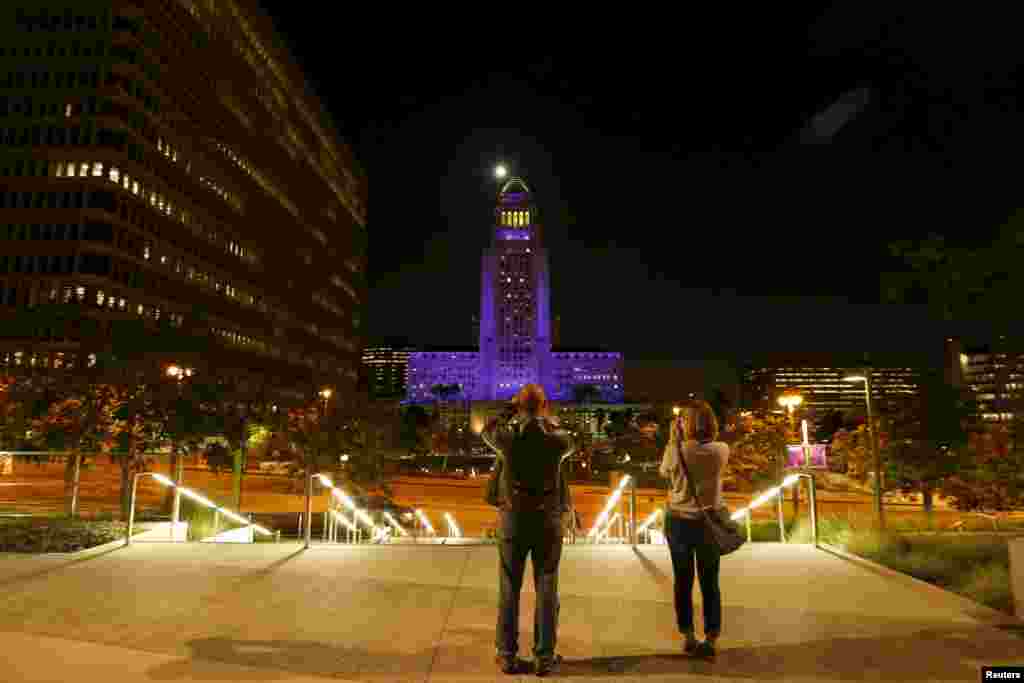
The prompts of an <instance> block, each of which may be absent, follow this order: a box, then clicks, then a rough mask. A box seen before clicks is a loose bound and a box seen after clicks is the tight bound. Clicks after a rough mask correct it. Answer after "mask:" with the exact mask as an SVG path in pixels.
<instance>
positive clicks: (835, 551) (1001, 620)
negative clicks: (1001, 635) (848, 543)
mask: <svg viewBox="0 0 1024 683" xmlns="http://www.w3.org/2000/svg"><path fill="white" fill-rule="evenodd" d="M818 547H819V548H820V549H821V550H824V551H825V552H827V553H831V554H832V555H835V556H836V557H841V558H843V559H844V560H847V561H848V562H852V563H853V564H856V565H858V566H861V567H863V568H865V569H867V570H869V571H872V572H874V573H876V574H879V575H880V576H884V577H886V578H890V579H894V580H896V581H899V582H900V583H902V584H903V585H904V586H907V587H908V588H912V589H914V590H916V591H918V592H919V593H922V594H925V595H928V596H931V597H936V598H938V597H940V596H941V598H942V599H945V600H949V601H952V602H954V603H956V604H957V605H958V606H959V608H960V609H961V610H962V611H963V612H964V614H966V615H967V616H969V617H972V618H973V619H977V620H978V621H980V622H982V623H984V624H986V625H989V626H1022V625H1024V619H1020V618H1019V617H1015V616H1013V615H1011V614H1006V613H1005V612H1000V611H999V610H997V609H993V608H991V607H988V606H986V605H982V604H981V603H978V602H975V601H974V600H971V599H970V598H965V597H964V596H962V595H959V594H957V593H954V592H952V591H948V590H946V589H945V588H939V587H938V586H935V585H932V584H930V583H928V582H927V581H922V580H921V579H918V578H915V577H913V576H910V575H909V574H904V573H903V572H901V571H897V570H895V569H891V568H889V567H886V566H885V565H881V564H878V563H877V562H874V561H872V560H868V559H866V558H863V557H860V556H859V555H853V554H852V553H848V552H847V551H845V550H843V549H841V548H837V547H836V546H833V545H829V544H827V543H821V542H819V543H818Z"/></svg>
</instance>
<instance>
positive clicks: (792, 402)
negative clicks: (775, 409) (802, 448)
mask: <svg viewBox="0 0 1024 683" xmlns="http://www.w3.org/2000/svg"><path fill="white" fill-rule="evenodd" d="M803 402H804V397H803V396H801V395H800V394H794V393H784V394H783V395H782V396H779V405H780V406H783V407H785V408H786V410H787V411H788V412H789V428H790V429H791V430H793V431H794V432H795V431H796V415H795V414H794V413H793V411H794V409H795V408H796V407H797V406H799V405H802V404H803ZM788 460H789V449H788V448H787V449H785V450H784V452H783V454H782V460H781V461H780V462H779V481H782V470H783V468H785V466H786V462H787V461H788ZM783 495H784V492H783V491H780V492H779V500H780V501H781V500H782V496H783ZM799 513H800V489H799V488H798V487H796V486H794V487H793V518H794V520H795V519H796V516H797V515H798V514H799Z"/></svg>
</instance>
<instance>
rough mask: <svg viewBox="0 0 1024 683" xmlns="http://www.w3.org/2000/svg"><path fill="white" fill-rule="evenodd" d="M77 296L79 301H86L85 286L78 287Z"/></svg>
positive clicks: (76, 289)
mask: <svg viewBox="0 0 1024 683" xmlns="http://www.w3.org/2000/svg"><path fill="white" fill-rule="evenodd" d="M75 296H76V297H77V298H78V300H79V301H85V287H76V288H75Z"/></svg>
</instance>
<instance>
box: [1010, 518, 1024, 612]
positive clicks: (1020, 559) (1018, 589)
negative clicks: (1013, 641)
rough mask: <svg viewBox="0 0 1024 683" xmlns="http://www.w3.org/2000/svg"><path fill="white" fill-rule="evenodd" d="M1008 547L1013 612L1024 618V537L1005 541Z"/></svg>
mask: <svg viewBox="0 0 1024 683" xmlns="http://www.w3.org/2000/svg"><path fill="white" fill-rule="evenodd" d="M1007 545H1008V546H1009V548H1010V589H1011V590H1012V591H1013V609H1014V614H1016V615H1017V616H1018V617H1021V618H1024V538H1013V539H1010V540H1009V541H1007Z"/></svg>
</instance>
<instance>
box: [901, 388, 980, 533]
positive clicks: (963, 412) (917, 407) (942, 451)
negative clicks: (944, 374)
mask: <svg viewBox="0 0 1024 683" xmlns="http://www.w3.org/2000/svg"><path fill="white" fill-rule="evenodd" d="M971 410H972V408H971V401H969V400H968V399H967V398H966V396H965V395H964V394H963V393H962V392H961V391H960V390H959V389H957V388H956V387H953V386H950V385H948V384H946V383H945V382H944V381H943V379H942V378H941V377H939V376H937V375H936V374H934V373H932V374H930V375H929V376H928V377H927V378H926V379H925V381H924V383H923V391H922V394H921V396H920V397H913V398H910V399H906V400H904V401H902V402H898V403H896V404H895V405H894V410H893V411H892V415H891V419H890V420H889V426H890V431H889V439H888V445H887V447H886V448H885V449H884V455H883V457H884V460H885V465H886V473H887V474H888V476H889V478H890V481H893V482H902V483H903V485H904V488H917V489H919V490H920V491H921V495H922V500H923V503H924V510H925V514H926V515H927V517H928V521H929V524H931V523H932V511H933V503H932V501H933V495H934V493H935V491H936V490H937V489H938V488H939V487H940V486H941V484H942V483H943V482H945V481H946V480H947V479H948V478H949V477H951V476H955V475H956V474H957V473H959V472H961V471H963V469H964V467H965V465H967V464H968V463H967V459H966V455H967V445H968V436H967V431H966V429H965V425H966V423H967V420H968V419H969V416H970V413H971Z"/></svg>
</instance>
